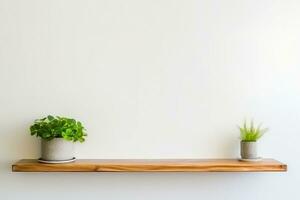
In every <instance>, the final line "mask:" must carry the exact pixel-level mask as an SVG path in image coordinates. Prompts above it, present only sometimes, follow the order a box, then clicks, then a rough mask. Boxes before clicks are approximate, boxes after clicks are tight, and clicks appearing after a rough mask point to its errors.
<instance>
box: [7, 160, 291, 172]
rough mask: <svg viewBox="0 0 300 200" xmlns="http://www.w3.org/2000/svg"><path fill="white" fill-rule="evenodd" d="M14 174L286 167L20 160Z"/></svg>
mask: <svg viewBox="0 0 300 200" xmlns="http://www.w3.org/2000/svg"><path fill="white" fill-rule="evenodd" d="M12 171H14V172H276V171H277V172H283V171H287V165H285V164H283V163H281V162H279V161H276V160H274V159H263V160H261V161H258V162H244V161H239V160H238V159H78V160H76V161H75V162H72V163H64V164H44V163H39V162H38V161H37V160H35V159H23V160H20V161H18V162H16V163H15V164H13V166H12Z"/></svg>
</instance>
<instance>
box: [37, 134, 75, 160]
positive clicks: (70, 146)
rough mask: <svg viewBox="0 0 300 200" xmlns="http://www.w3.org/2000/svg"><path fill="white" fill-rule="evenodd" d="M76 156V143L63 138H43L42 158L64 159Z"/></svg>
mask: <svg viewBox="0 0 300 200" xmlns="http://www.w3.org/2000/svg"><path fill="white" fill-rule="evenodd" d="M73 158H74V143H73V142H72V141H67V140H65V139H63V138H54V139H52V140H49V141H47V140H43V139H42V157H41V159H42V160H48V161H64V160H70V159H73Z"/></svg>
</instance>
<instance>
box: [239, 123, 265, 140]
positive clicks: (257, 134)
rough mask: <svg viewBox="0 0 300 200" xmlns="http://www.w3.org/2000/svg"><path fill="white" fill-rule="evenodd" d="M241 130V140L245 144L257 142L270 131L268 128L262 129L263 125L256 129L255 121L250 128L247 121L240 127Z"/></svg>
mask: <svg viewBox="0 0 300 200" xmlns="http://www.w3.org/2000/svg"><path fill="white" fill-rule="evenodd" d="M239 129H240V139H241V140H242V141H245V142H256V141H257V140H259V139H260V138H261V137H262V136H263V135H264V134H265V133H266V132H267V131H268V129H267V128H261V124H260V125H258V126H257V127H255V125H254V123H253V121H251V123H250V126H248V125H247V121H245V122H244V124H243V126H242V127H241V126H239Z"/></svg>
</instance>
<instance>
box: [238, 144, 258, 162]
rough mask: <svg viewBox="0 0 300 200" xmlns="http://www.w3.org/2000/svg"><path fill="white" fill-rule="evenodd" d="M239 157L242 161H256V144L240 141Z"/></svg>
mask: <svg viewBox="0 0 300 200" xmlns="http://www.w3.org/2000/svg"><path fill="white" fill-rule="evenodd" d="M241 157H242V159H257V145H256V142H246V141H241Z"/></svg>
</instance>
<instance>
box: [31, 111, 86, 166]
mask: <svg viewBox="0 0 300 200" xmlns="http://www.w3.org/2000/svg"><path fill="white" fill-rule="evenodd" d="M30 132H31V135H35V136H36V137H40V138H41V139H42V141H41V144H42V146H41V158H40V159H39V161H40V162H44V163H65V162H72V161H74V160H75V157H74V142H77V141H79V142H84V141H85V136H87V134H86V132H85V128H84V127H83V126H82V124H81V122H79V121H76V120H75V119H70V118H66V117H59V116H57V117H53V116H51V115H49V116H47V117H45V118H42V119H37V120H35V121H34V124H33V125H32V126H30Z"/></svg>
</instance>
